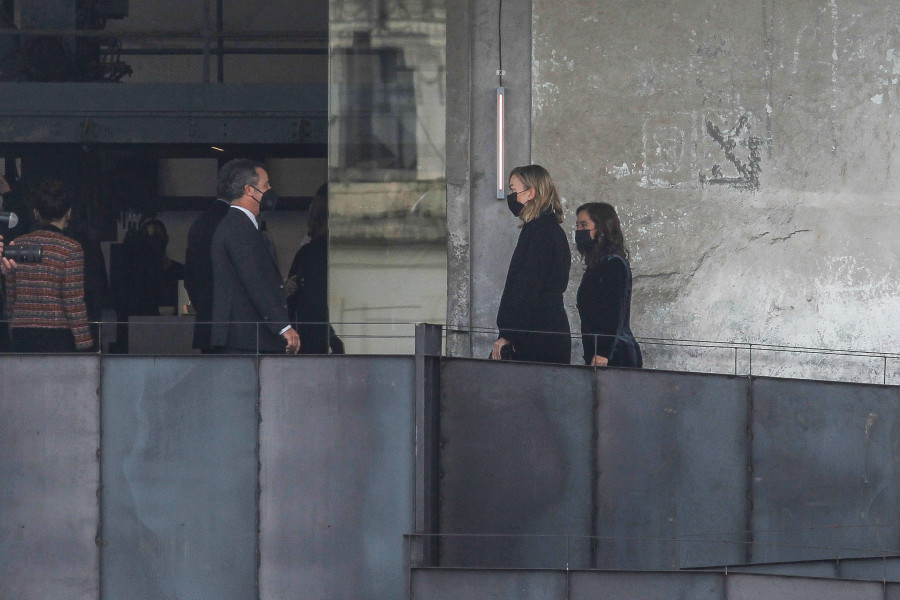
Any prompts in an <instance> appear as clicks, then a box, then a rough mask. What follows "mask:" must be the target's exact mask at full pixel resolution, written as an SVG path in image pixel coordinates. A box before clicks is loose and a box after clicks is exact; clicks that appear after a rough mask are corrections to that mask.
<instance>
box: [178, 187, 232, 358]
mask: <svg viewBox="0 0 900 600" xmlns="http://www.w3.org/2000/svg"><path fill="white" fill-rule="evenodd" d="M229 208H230V205H229V204H228V203H227V202H225V201H223V200H216V202H215V204H214V205H213V206H211V207H210V208H208V209H207V210H206V211H205V212H204V213H203V214H201V215H200V216H199V217H197V220H196V221H194V223H193V224H192V225H191V229H190V230H189V231H188V238H187V255H186V259H185V261H184V289H185V290H187V293H188V296H190V298H191V304H192V305H193V306H194V311H195V312H196V313H197V316H196V321H195V325H194V342H193V344H192V347H194V348H200V349H203V350H211V349H212V328H211V327H210V325H209V322H210V321H212V311H213V303H212V299H213V273H212V271H213V270H212V254H211V251H212V238H213V234H214V233H215V232H216V227H218V226H219V223H220V222H221V221H222V219H223V218H224V217H225V215H226V214H227V213H228V209H229Z"/></svg>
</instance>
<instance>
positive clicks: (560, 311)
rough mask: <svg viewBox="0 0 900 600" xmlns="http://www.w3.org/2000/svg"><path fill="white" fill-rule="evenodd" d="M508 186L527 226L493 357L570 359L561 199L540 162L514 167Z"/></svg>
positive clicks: (508, 283)
mask: <svg viewBox="0 0 900 600" xmlns="http://www.w3.org/2000/svg"><path fill="white" fill-rule="evenodd" d="M509 189H510V191H511V193H510V194H509V196H507V204H508V206H509V209H510V211H511V212H512V213H513V215H514V216H516V217H518V218H519V219H520V225H519V227H521V228H522V231H521V233H519V241H518V243H517V244H516V249H515V251H514V252H513V256H512V260H511V261H510V263H509V271H508V272H507V275H506V285H505V286H504V288H503V296H502V297H501V299H500V309H499V311H497V327H498V329H500V337H499V339H497V341H496V342H494V347H493V349H492V350H491V358H493V359H500V358H507V357H508V358H512V359H513V360H521V361H531V362H546V363H561V364H568V363H569V360H570V358H571V354H572V349H571V348H572V344H571V341H570V338H569V319H568V317H567V316H566V311H565V308H563V292H565V290H566V286H568V284H569V268H570V267H571V263H572V255H571V252H570V251H569V243H568V241H567V240H566V234H565V232H564V231H563V229H562V227H560V223H562V220H563V217H562V214H563V211H562V201H561V200H560V197H559V194H558V193H557V191H556V187H555V186H554V185H553V181H552V180H551V179H550V174H549V173H548V172H547V170H546V169H545V168H544V167H541V166H539V165H528V166H525V167H516V168H515V169H513V171H512V173H511V174H510V176H509Z"/></svg>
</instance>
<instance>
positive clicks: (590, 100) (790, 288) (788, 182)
mask: <svg viewBox="0 0 900 600" xmlns="http://www.w3.org/2000/svg"><path fill="white" fill-rule="evenodd" d="M532 7H533V21H532V26H533V35H532V40H533V48H532V52H533V71H532V92H533V102H532V158H533V159H534V161H535V162H538V163H541V164H544V165H545V166H546V167H547V168H548V169H549V170H550V172H551V173H552V174H553V176H554V179H555V181H556V183H557V186H558V187H559V189H560V192H561V193H562V195H563V196H565V198H566V200H567V206H568V208H567V222H566V226H567V228H568V229H574V214H573V211H574V208H575V207H576V206H577V205H578V204H580V203H582V202H586V201H592V200H605V201H608V202H610V203H612V204H613V205H614V206H616V207H617V209H618V211H619V215H620V217H621V219H622V224H623V227H624V229H625V235H626V240H627V242H628V244H629V246H630V249H631V251H632V256H633V259H632V266H633V269H634V275H635V289H634V310H633V321H632V325H633V329H634V332H635V334H636V335H637V336H653V337H666V338H689V339H711V340H735V341H749V342H761V343H771V344H789V345H795V346H814V347H830V348H840V349H857V350H876V351H880V352H885V351H891V350H893V349H895V348H896V342H895V340H896V339H897V338H898V334H900V323H898V322H897V320H896V319H895V318H893V317H894V316H895V315H896V314H897V312H898V309H900V293H898V292H900V283H898V281H897V280H896V279H897V278H896V276H895V275H896V269H897V267H898V265H897V252H898V250H900V242H898V240H897V237H896V235H894V232H895V231H896V230H897V228H898V226H900V215H898V214H897V212H896V211H895V210H894V209H893V205H894V203H895V199H896V194H897V191H896V190H897V188H898V185H900V153H898V152H897V150H896V148H895V146H896V144H897V141H898V136H900V111H898V109H900V12H898V11H897V4H896V2H895V1H894V0H870V1H863V0H830V1H828V2H784V1H776V0H764V1H762V2H759V1H757V0H735V1H734V2H708V1H703V0H685V1H676V2H650V1H646V0H642V1H637V2H634V1H632V0H628V1H625V0H611V1H608V2H599V1H597V0H574V1H573V2H568V3H564V4H560V3H558V2H554V1H552V0H534V1H533V2H532ZM729 149H731V150H729ZM472 202H473V204H474V203H475V202H476V199H475V196H474V195H473V200H472ZM501 257H502V253H497V254H496V256H495V258H496V259H497V260H498V261H499V260H500V258H501ZM479 275H480V274H479ZM579 279H580V270H579V269H577V268H576V269H573V274H572V281H571V283H570V289H569V296H568V304H569V306H570V308H572V307H573V305H574V291H575V290H576V289H577V285H578V281H579ZM474 281H475V283H476V284H477V283H478V279H477V278H475V279H474ZM570 314H571V315H572V322H573V325H576V326H577V323H578V321H577V315H576V314H575V312H574V311H573V310H572V311H570ZM645 360H646V363H645V364H648V365H649V366H666V367H668V368H681V367H682V366H683V363H682V361H681V359H680V358H679V357H678V356H677V355H668V354H665V353H662V354H661V353H657V352H654V351H653V350H652V349H649V351H648V352H647V353H646V357H645ZM811 362H812V363H815V362H816V361H815V360H812V361H811ZM700 368H701V369H702V365H701V366H700ZM805 368H806V367H804V366H803V365H798V366H796V367H788V368H783V369H782V370H781V373H780V374H781V375H788V376H794V375H803V374H804V372H805V371H804V369H805ZM861 368H862V367H861Z"/></svg>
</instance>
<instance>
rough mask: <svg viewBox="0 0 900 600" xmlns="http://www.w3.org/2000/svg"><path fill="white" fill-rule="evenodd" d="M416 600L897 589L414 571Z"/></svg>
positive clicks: (848, 598)
mask: <svg viewBox="0 0 900 600" xmlns="http://www.w3.org/2000/svg"><path fill="white" fill-rule="evenodd" d="M410 589H411V594H410V598H411V599H412V600H471V599H472V598H491V599H493V598H497V599H500V598H503V599H508V598H518V599H529V600H530V599H534V600H537V599H540V600H563V599H566V600H600V599H601V598H602V599H603V600H632V599H634V598H648V599H650V598H652V599H653V600H684V599H685V598H689V599H690V600H897V598H898V586H895V585H891V584H887V585H885V584H883V583H881V582H869V581H836V580H833V579H813V578H809V577H782V576H777V575H746V574H736V573H731V574H711V573H660V572H652V571H648V572H643V573H635V572H615V571H555V570H533V569H521V570H514V571H509V570H477V569H452V570H448V569H413V571H412V574H411V586H410Z"/></svg>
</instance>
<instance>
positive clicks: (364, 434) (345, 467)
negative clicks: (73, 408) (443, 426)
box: [260, 356, 415, 600]
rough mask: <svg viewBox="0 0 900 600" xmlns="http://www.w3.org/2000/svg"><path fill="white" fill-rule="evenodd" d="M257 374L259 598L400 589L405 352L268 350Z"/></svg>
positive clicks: (409, 446) (409, 487)
mask: <svg viewBox="0 0 900 600" xmlns="http://www.w3.org/2000/svg"><path fill="white" fill-rule="evenodd" d="M260 373H261V377H260V405H261V406H260V409H261V413H262V426H261V433H260V459H261V462H262V471H261V497H260V512H261V530H260V553H261V564H260V597H261V598H262V599H263V600H277V599H281V598H310V599H315V598H323V599H324V598H328V599H330V598H365V599H367V600H379V599H385V600H388V599H390V600H393V599H396V598H401V597H402V596H403V594H404V588H405V581H406V575H405V573H404V569H403V567H404V553H403V535H404V534H406V533H409V532H411V531H413V528H414V524H415V520H414V515H413V510H414V509H413V495H414V489H415V488H414V481H413V480H414V470H415V432H414V429H413V423H414V416H415V415H414V408H415V404H414V393H413V381H414V373H415V371H414V363H413V358H412V357H365V356H330V357H329V356H321V357H303V358H302V359H299V360H298V359H296V358H294V357H266V358H263V359H262V360H261V365H260Z"/></svg>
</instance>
